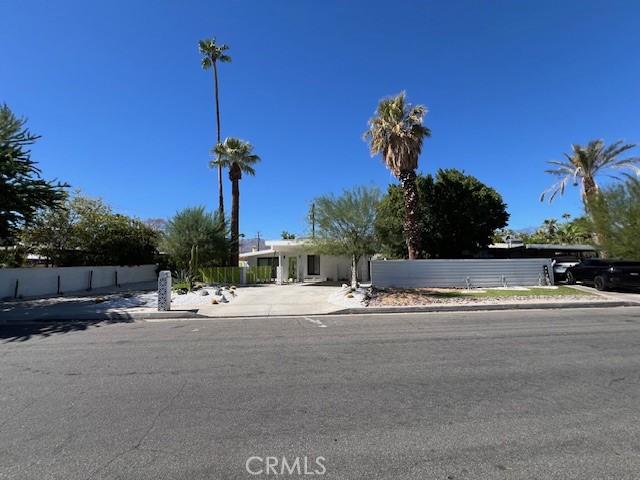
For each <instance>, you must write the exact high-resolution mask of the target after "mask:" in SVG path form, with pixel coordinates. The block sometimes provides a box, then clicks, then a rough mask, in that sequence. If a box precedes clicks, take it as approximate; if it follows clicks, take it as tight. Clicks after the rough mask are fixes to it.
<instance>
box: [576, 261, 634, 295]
mask: <svg viewBox="0 0 640 480" xmlns="http://www.w3.org/2000/svg"><path fill="white" fill-rule="evenodd" d="M565 277H566V281H567V283H568V284H569V285H571V284H574V283H576V282H583V283H590V284H591V283H592V284H593V286H594V287H595V288H596V290H606V289H608V288H616V287H640V261H636V260H615V259H608V258H591V259H588V260H583V261H581V262H580V263H579V264H578V265H575V266H573V267H569V268H567V271H566V272H565Z"/></svg>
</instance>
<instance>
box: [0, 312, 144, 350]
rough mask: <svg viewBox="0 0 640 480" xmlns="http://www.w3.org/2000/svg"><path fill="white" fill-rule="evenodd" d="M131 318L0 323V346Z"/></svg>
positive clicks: (120, 316)
mask: <svg viewBox="0 0 640 480" xmlns="http://www.w3.org/2000/svg"><path fill="white" fill-rule="evenodd" d="M133 322H134V319H133V318H126V317H123V316H122V314H120V315H119V316H118V317H117V318H112V319H107V320H39V321H32V322H9V323H0V344H2V343H13V342H26V341H27V340H32V339H36V338H46V337H50V336H53V335H57V334H63V333H71V332H79V331H83V330H89V329H90V328H98V327H101V326H105V325H112V324H116V323H133Z"/></svg>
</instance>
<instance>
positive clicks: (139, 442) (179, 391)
mask: <svg viewBox="0 0 640 480" xmlns="http://www.w3.org/2000/svg"><path fill="white" fill-rule="evenodd" d="M186 385H187V382H186V381H185V382H183V383H182V386H181V387H180V388H179V389H178V392H177V393H176V394H175V395H174V396H173V397H171V400H169V401H168V402H167V405H165V407H164V408H163V409H162V410H160V411H159V412H158V413H157V415H156V416H155V418H154V419H153V422H151V425H150V426H149V428H148V429H147V431H146V432H144V435H143V436H142V438H140V440H138V443H137V444H135V445H134V446H133V448H134V449H137V448H139V447H140V445H141V444H142V442H143V441H144V440H145V438H147V436H148V435H149V432H151V430H152V429H153V427H155V426H156V422H157V421H158V419H159V418H160V416H161V415H162V414H163V413H164V412H166V411H167V410H168V409H169V407H171V405H173V402H175V400H176V399H177V398H178V397H179V396H180V395H181V394H182V391H183V390H184V387H185V386H186Z"/></svg>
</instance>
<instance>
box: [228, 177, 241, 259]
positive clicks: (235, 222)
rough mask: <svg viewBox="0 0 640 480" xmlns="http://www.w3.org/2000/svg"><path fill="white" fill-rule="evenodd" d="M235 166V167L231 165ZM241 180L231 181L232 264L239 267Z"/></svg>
mask: <svg viewBox="0 0 640 480" xmlns="http://www.w3.org/2000/svg"><path fill="white" fill-rule="evenodd" d="M231 168H233V167H231ZM239 184H240V182H239V181H238V180H235V179H234V180H232V181H231V255H230V257H231V266H232V267H237V266H238V263H239V261H240V242H239V238H240V226H239V223H240V186H239Z"/></svg>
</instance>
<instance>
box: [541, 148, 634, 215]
mask: <svg viewBox="0 0 640 480" xmlns="http://www.w3.org/2000/svg"><path fill="white" fill-rule="evenodd" d="M635 146H636V145H634V144H623V143H622V140H618V141H617V142H615V143H613V144H611V145H608V146H607V145H605V143H604V140H592V141H590V142H589V143H588V144H587V145H586V146H582V145H575V144H574V145H572V147H571V148H572V153H571V154H568V153H565V154H564V156H565V157H566V159H565V160H549V161H548V162H547V163H550V164H551V165H554V166H555V168H553V169H550V170H545V172H546V173H549V174H551V175H553V176H555V177H558V178H559V180H558V181H557V182H556V183H554V184H553V185H551V186H550V187H549V188H547V189H546V190H545V191H544V192H542V194H541V195H540V201H544V198H545V196H546V195H547V194H548V193H551V195H550V196H549V203H551V202H553V199H554V198H555V197H556V195H558V194H560V195H562V194H564V190H565V188H566V186H567V184H568V183H569V182H572V183H573V186H574V187H577V186H578V185H580V196H581V198H582V201H583V202H584V204H585V205H586V204H587V203H588V202H589V200H590V199H591V198H592V197H593V196H594V195H595V194H596V192H597V191H598V183H597V182H596V176H598V175H600V174H602V175H605V174H606V176H609V177H612V178H616V179H620V178H621V177H620V176H618V175H616V174H615V173H614V172H613V171H612V170H615V169H628V170H632V171H633V172H635V173H636V175H640V168H638V166H637V165H638V163H640V157H628V158H618V156H619V155H620V154H622V153H623V152H626V151H627V150H630V149H632V148H635ZM621 175H622V176H623V177H627V178H629V177H630V175H629V174H628V173H626V172H622V173H621Z"/></svg>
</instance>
